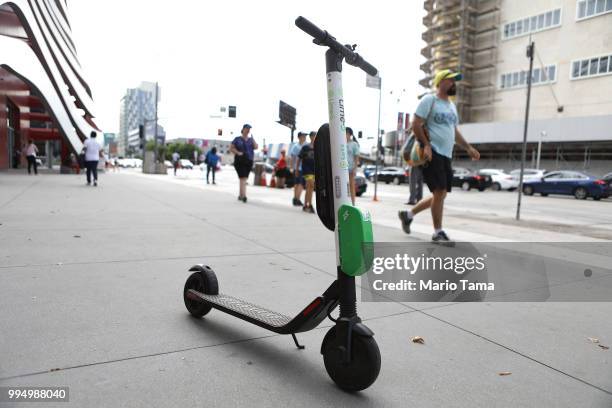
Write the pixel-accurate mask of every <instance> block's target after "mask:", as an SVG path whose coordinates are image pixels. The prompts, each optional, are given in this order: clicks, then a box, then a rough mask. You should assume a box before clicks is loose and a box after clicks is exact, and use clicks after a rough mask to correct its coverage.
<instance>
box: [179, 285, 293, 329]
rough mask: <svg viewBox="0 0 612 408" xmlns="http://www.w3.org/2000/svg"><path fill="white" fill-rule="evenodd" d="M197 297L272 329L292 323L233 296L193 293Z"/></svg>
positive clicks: (278, 314) (216, 307)
mask: <svg viewBox="0 0 612 408" xmlns="http://www.w3.org/2000/svg"><path fill="white" fill-rule="evenodd" d="M191 292H192V293H193V294H195V295H196V296H197V297H199V298H200V299H202V300H205V301H207V302H208V303H210V304H211V305H212V306H213V307H214V308H215V309H222V310H223V311H225V312H228V313H229V312H230V311H231V312H235V313H238V314H240V315H241V316H244V317H248V318H250V319H253V320H257V321H258V322H261V323H264V324H266V325H269V326H272V327H279V328H280V327H282V326H284V325H286V324H287V323H289V322H290V321H291V317H289V316H285V315H283V314H280V313H276V312H274V311H272V310H268V309H265V308H263V307H261V306H257V305H255V304H253V303H249V302H245V301H244V300H241V299H238V298H235V297H233V296H228V295H224V294H222V293H219V294H218V295H206V294H204V293H200V292H196V291H191Z"/></svg>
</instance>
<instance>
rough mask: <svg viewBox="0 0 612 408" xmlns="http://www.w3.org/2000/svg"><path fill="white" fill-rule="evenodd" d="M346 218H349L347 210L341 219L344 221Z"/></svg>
mask: <svg viewBox="0 0 612 408" xmlns="http://www.w3.org/2000/svg"><path fill="white" fill-rule="evenodd" d="M348 217H349V212H348V210H347V211H344V214H342V218H343V219H344V221H346V220H348Z"/></svg>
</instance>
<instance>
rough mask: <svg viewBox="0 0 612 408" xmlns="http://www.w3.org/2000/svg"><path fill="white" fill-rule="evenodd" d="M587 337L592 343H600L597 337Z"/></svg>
mask: <svg viewBox="0 0 612 408" xmlns="http://www.w3.org/2000/svg"><path fill="white" fill-rule="evenodd" d="M587 339H589V341H590V342H591V343H599V339H596V338H595V337H587Z"/></svg>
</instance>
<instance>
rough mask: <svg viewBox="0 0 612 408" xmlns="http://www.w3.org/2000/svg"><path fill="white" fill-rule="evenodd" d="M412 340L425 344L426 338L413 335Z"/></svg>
mask: <svg viewBox="0 0 612 408" xmlns="http://www.w3.org/2000/svg"><path fill="white" fill-rule="evenodd" d="M410 340H412V342H413V343H419V344H425V339H424V338H422V337H421V336H414V337H411V338H410Z"/></svg>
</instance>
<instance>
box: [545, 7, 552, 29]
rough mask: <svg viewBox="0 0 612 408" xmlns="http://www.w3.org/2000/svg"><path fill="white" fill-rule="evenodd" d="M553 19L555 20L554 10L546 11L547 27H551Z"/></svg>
mask: <svg viewBox="0 0 612 408" xmlns="http://www.w3.org/2000/svg"><path fill="white" fill-rule="evenodd" d="M552 20H553V13H552V11H549V12H548V13H546V27H550V26H551V25H552Z"/></svg>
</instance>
